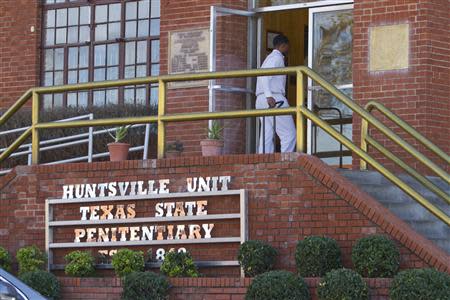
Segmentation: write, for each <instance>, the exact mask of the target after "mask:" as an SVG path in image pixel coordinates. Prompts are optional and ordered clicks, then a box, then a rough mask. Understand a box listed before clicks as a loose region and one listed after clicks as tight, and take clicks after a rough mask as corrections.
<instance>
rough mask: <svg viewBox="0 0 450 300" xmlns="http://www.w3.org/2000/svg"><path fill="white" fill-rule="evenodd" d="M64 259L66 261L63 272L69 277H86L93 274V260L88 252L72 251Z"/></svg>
mask: <svg viewBox="0 0 450 300" xmlns="http://www.w3.org/2000/svg"><path fill="white" fill-rule="evenodd" d="M64 259H65V260H66V261H67V265H66V267H65V268H64V271H65V272H66V274H67V275H69V276H74V277H88V276H91V275H92V274H94V272H95V268H94V265H95V259H94V257H93V256H92V255H91V253H90V252H87V251H72V252H70V253H69V254H67V255H66V256H64Z"/></svg>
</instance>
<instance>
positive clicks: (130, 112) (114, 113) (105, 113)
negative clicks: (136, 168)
mask: <svg viewBox="0 0 450 300" xmlns="http://www.w3.org/2000/svg"><path fill="white" fill-rule="evenodd" d="M89 113H93V114H94V119H104V118H116V117H136V116H148V115H156V114H157V107H156V106H144V105H127V104H126V105H108V106H103V107H97V106H94V107H89V108H74V107H67V108H64V109H62V108H59V109H54V110H51V111H42V112H41V113H40V115H39V120H40V121H41V122H51V121H55V120H60V119H66V118H70V117H74V116H80V115H86V114H89ZM0 115H1V113H0ZM30 125H31V111H30V110H27V109H22V110H20V111H18V112H17V113H16V114H14V115H13V116H12V117H11V119H10V120H8V121H7V122H6V123H5V124H4V125H2V130H9V129H14V128H21V127H26V126H30ZM107 128H114V127H105V128H103V127H97V128H96V129H95V130H102V129H107ZM87 132H88V128H67V129H51V130H41V131H40V132H39V136H40V138H41V140H43V141H44V140H48V139H54V138H59V137H64V136H69V135H74V134H80V133H87ZM128 133H129V134H128V136H127V137H126V138H125V139H124V140H123V141H124V142H126V143H129V144H131V145H133V146H142V145H143V144H144V140H145V127H138V128H130V130H129V132H128ZM150 135H151V136H150V152H149V153H150V155H154V153H155V151H156V144H155V142H154V141H156V125H151V130H150ZM17 137H19V134H10V135H7V136H4V137H2V138H1V139H0V148H5V147H8V146H9V145H11V143H12V142H14V141H15V140H16V138H17ZM30 141H31V140H30V139H29V140H27V143H28V142H30ZM111 141H112V140H111V137H110V136H109V135H108V134H107V133H104V134H100V135H96V136H95V137H94V146H93V147H94V153H102V152H107V151H108V149H107V144H108V143H110V142H111ZM87 149H88V148H87V144H81V145H77V146H76V147H72V146H70V147H66V148H59V149H57V150H50V151H42V152H41V153H40V162H41V163H46V162H51V161H56V160H62V159H68V158H73V157H78V156H85V155H87V151H88V150H87ZM135 158H139V159H141V158H142V152H133V153H130V159H135ZM105 159H107V158H105ZM27 161H28V158H27V157H26V156H20V157H15V158H8V159H7V160H6V161H5V162H2V168H11V167H14V166H16V165H26V164H27Z"/></svg>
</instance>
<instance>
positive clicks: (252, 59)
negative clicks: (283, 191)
mask: <svg viewBox="0 0 450 300" xmlns="http://www.w3.org/2000/svg"><path fill="white" fill-rule="evenodd" d="M227 15H228V16H229V15H235V16H242V17H247V28H248V30H247V41H248V44H247V69H252V68H255V67H259V65H258V54H257V53H256V52H255V49H257V48H258V41H257V39H258V35H259V32H256V30H257V25H256V23H259V18H260V16H258V14H257V13H256V12H254V11H251V10H240V9H233V8H227V7H222V6H214V5H213V6H211V8H210V22H209V24H210V28H209V43H210V45H209V48H210V49H209V51H210V53H209V71H210V72H216V71H217V70H216V60H217V51H216V42H217V18H218V17H220V16H227ZM255 18H258V19H255ZM258 40H259V39H258ZM254 87H255V79H254V78H247V80H246V87H245V88H242V87H233V86H222V85H216V80H214V79H211V80H209V82H208V96H209V97H208V98H209V100H208V110H209V111H210V112H213V111H215V109H216V97H215V91H223V92H229V93H239V94H245V95H246V97H245V102H246V103H245V104H246V108H247V109H250V108H252V107H253V103H252V102H253V94H254ZM254 123H255V122H253V121H252V120H251V118H247V120H246V136H247V138H246V142H245V151H246V153H250V152H252V150H254V149H253V147H254V142H252V139H251V138H249V137H252V136H253V132H254V131H255V129H254V127H255V126H254ZM256 124H257V122H256ZM208 126H209V127H211V126H212V121H209V125H208ZM256 126H257V125H256Z"/></svg>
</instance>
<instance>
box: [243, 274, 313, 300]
mask: <svg viewBox="0 0 450 300" xmlns="http://www.w3.org/2000/svg"><path fill="white" fill-rule="evenodd" d="M310 298H311V296H310V294H309V290H308V286H307V285H306V283H305V281H304V280H303V278H302V277H300V276H297V275H294V274H292V273H291V272H287V271H270V272H266V273H263V274H260V275H258V276H256V277H255V279H253V282H252V283H251V284H250V286H249V288H248V290H247V294H246V295H245V299H246V300H291V299H292V300H294V299H295V300H307V299H310Z"/></svg>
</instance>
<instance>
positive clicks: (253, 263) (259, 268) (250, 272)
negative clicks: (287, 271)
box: [238, 241, 277, 277]
mask: <svg viewBox="0 0 450 300" xmlns="http://www.w3.org/2000/svg"><path fill="white" fill-rule="evenodd" d="M276 256H277V250H276V249H275V248H273V247H272V246H271V245H269V244H266V243H263V242H261V241H246V242H245V243H243V244H241V246H240V248H239V253H238V261H239V264H240V265H241V267H242V269H243V270H244V273H245V276H249V277H254V276H256V275H259V274H261V273H264V272H267V271H270V270H272V268H273V265H274V263H275V259H276Z"/></svg>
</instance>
